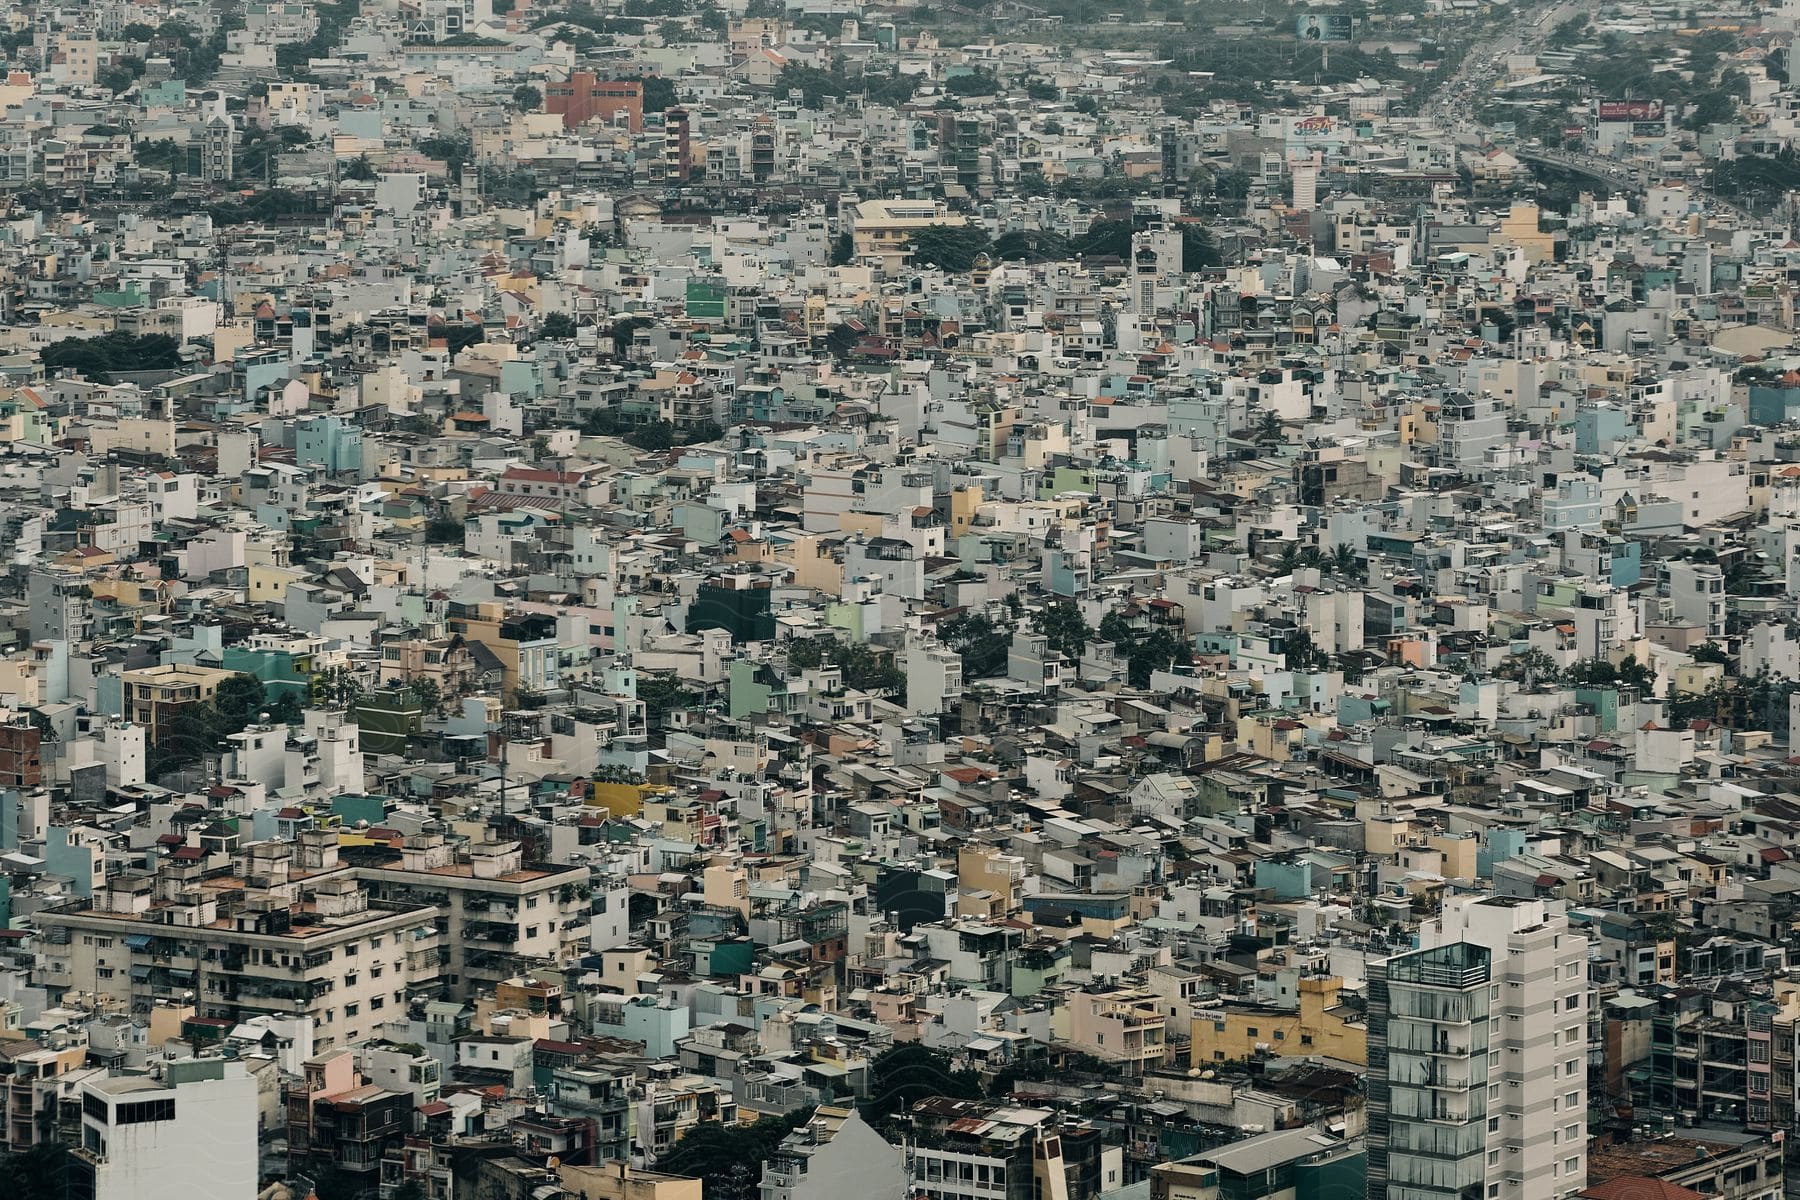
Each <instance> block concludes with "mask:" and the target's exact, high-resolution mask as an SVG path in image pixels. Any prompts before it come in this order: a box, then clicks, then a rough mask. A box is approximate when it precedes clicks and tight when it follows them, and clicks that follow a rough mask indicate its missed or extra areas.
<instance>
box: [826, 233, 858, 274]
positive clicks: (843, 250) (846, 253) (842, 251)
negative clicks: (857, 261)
mask: <svg viewBox="0 0 1800 1200" xmlns="http://www.w3.org/2000/svg"><path fill="white" fill-rule="evenodd" d="M855 257H856V239H855V238H853V237H851V236H850V235H849V234H848V233H840V234H838V235H837V237H835V238H833V239H832V242H831V265H832V266H834V267H841V266H844V265H845V264H847V263H848V262H849V261H850V260H851V259H853V258H855Z"/></svg>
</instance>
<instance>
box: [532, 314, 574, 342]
mask: <svg viewBox="0 0 1800 1200" xmlns="http://www.w3.org/2000/svg"><path fill="white" fill-rule="evenodd" d="M538 333H539V334H541V335H542V336H544V337H546V338H572V337H574V336H575V318H574V317H571V316H570V315H569V314H568V313H565V312H553V313H545V314H544V323H543V324H542V325H541V326H539V327H538Z"/></svg>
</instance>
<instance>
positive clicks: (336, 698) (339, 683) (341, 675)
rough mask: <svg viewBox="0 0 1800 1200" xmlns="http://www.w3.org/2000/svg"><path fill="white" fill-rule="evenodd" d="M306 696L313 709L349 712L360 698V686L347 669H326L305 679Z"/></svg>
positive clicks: (343, 667)
mask: <svg viewBox="0 0 1800 1200" xmlns="http://www.w3.org/2000/svg"><path fill="white" fill-rule="evenodd" d="M307 695H308V698H309V699H310V701H311V706H312V707H313V708H335V709H339V710H349V709H353V708H355V707H356V702H357V701H358V700H360V699H361V698H362V685H361V684H359V683H358V682H357V681H356V673H355V672H354V671H352V670H351V669H350V668H349V667H345V666H334V667H326V668H325V669H324V670H322V671H314V672H313V673H312V675H311V676H310V677H309V678H308V679H307Z"/></svg>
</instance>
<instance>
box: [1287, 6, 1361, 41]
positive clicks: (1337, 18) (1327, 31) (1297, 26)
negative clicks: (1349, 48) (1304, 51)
mask: <svg viewBox="0 0 1800 1200" xmlns="http://www.w3.org/2000/svg"><path fill="white" fill-rule="evenodd" d="M1355 27H1356V26H1355V22H1353V21H1352V20H1351V19H1350V14H1349V13H1340V12H1308V13H1301V14H1300V16H1299V17H1297V18H1295V20H1294V36H1295V37H1297V38H1299V39H1300V40H1301V41H1303V42H1347V41H1349V40H1350V38H1351V34H1352V31H1353V30H1354V29H1355Z"/></svg>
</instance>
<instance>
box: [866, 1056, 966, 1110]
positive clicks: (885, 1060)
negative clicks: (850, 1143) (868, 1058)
mask: <svg viewBox="0 0 1800 1200" xmlns="http://www.w3.org/2000/svg"><path fill="white" fill-rule="evenodd" d="M982 1095H983V1090H982V1086H981V1076H980V1075H978V1074H976V1073H975V1072H974V1071H964V1070H959V1069H957V1067H956V1065H955V1064H954V1063H953V1062H952V1061H951V1059H950V1056H949V1055H947V1054H945V1053H944V1052H943V1051H941V1050H933V1049H931V1048H930V1047H929V1046H926V1045H923V1044H922V1043H919V1042H902V1043H900V1044H899V1045H897V1046H893V1047H890V1048H889V1049H887V1050H884V1051H882V1052H881V1054H880V1055H878V1056H877V1057H876V1059H875V1061H874V1062H872V1063H870V1064H869V1095H868V1098H867V1099H865V1100H864V1101H863V1102H862V1113H863V1118H864V1119H865V1120H867V1121H868V1122H869V1123H870V1124H871V1125H874V1126H876V1127H877V1128H881V1127H883V1126H886V1125H888V1124H889V1123H890V1122H891V1121H892V1120H893V1118H894V1117H895V1116H897V1115H898V1114H899V1113H900V1112H902V1111H903V1110H905V1109H909V1108H911V1107H912V1106H913V1105H915V1104H917V1103H918V1102H919V1101H921V1100H925V1099H928V1098H930V1097H932V1096H948V1097H949V1098H951V1099H953V1100H979V1099H981V1098H982Z"/></svg>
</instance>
